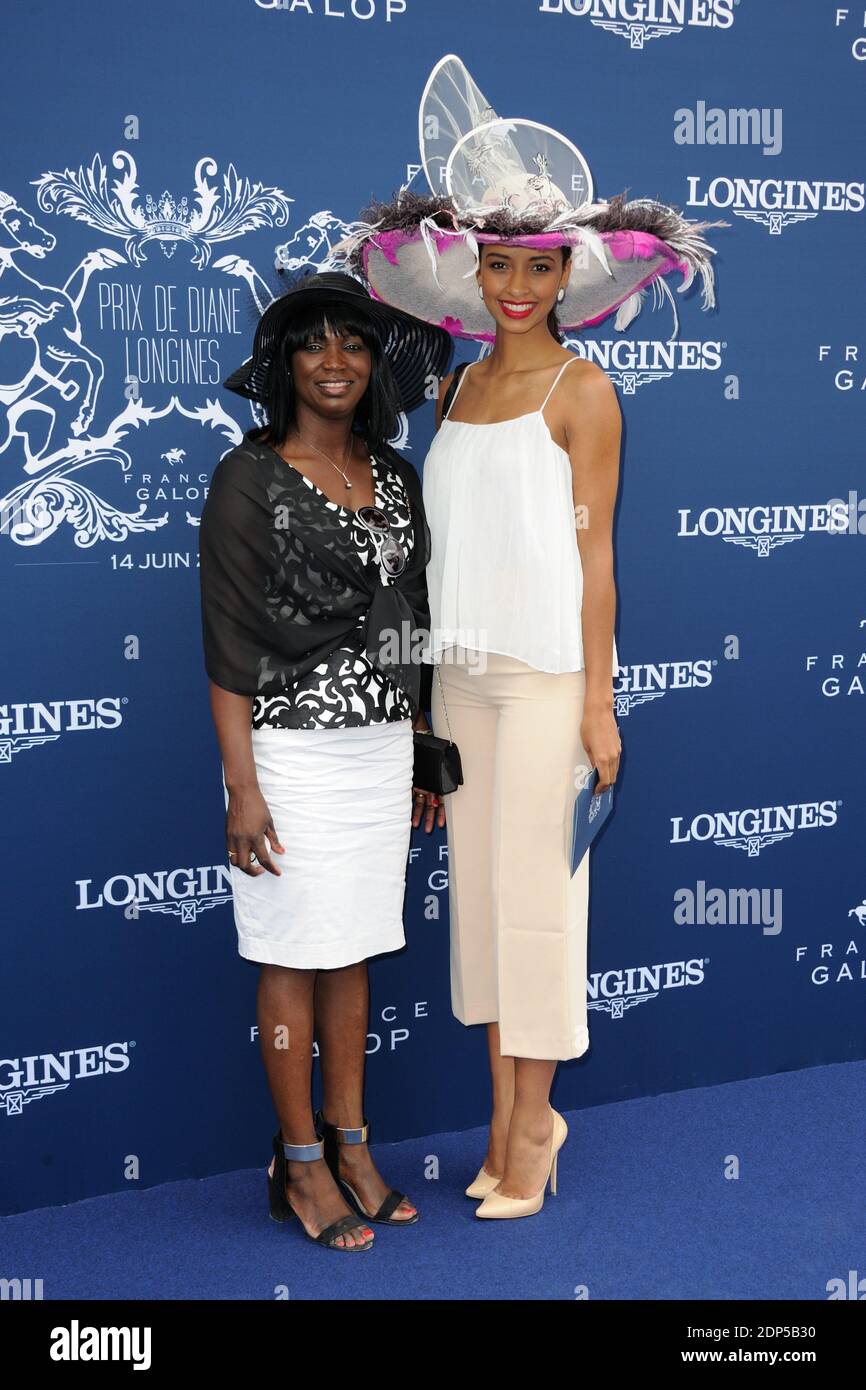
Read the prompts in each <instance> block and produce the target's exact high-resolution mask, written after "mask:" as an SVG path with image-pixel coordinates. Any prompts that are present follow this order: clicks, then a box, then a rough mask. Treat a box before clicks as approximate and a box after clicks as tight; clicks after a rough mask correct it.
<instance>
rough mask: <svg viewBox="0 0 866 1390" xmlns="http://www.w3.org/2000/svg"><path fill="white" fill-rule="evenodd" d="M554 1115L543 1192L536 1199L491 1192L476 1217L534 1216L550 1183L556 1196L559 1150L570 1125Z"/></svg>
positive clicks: (557, 1112) (566, 1136)
mask: <svg viewBox="0 0 866 1390" xmlns="http://www.w3.org/2000/svg"><path fill="white" fill-rule="evenodd" d="M550 1108H551V1113H552V1115H553V1134H552V1135H551V1140H550V1163H549V1165H548V1169H547V1177H546V1178H545V1180H544V1182H543V1183H542V1184H541V1190H540V1191H539V1192H536V1193H535V1196H534V1197H504V1196H503V1195H502V1193H501V1192H489V1193H488V1195H487V1196H486V1197H485V1198H484V1201H483V1202H482V1203H481V1205H480V1207H476V1210H475V1215H476V1216H480V1217H482V1218H484V1219H485V1220H487V1219H488V1218H490V1219H493V1220H502V1221H508V1220H510V1219H511V1218H512V1217H515V1216H534V1215H535V1213H536V1212H538V1211H541V1208H542V1207H543V1206H544V1190H545V1188H546V1187H547V1184H548V1181H549V1182H550V1191H551V1193H552V1195H553V1196H554V1197H555V1196H556V1167H557V1160H558V1158H559V1150H560V1149H561V1148H562V1146H563V1144H564V1143H565V1141H566V1139H567V1138H568V1125H567V1124H566V1123H565V1120H564V1119H563V1118H562V1116H561V1115H560V1113H559V1111H558V1110H554V1109H553V1106H551V1107H550Z"/></svg>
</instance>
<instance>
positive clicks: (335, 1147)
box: [316, 1110, 421, 1226]
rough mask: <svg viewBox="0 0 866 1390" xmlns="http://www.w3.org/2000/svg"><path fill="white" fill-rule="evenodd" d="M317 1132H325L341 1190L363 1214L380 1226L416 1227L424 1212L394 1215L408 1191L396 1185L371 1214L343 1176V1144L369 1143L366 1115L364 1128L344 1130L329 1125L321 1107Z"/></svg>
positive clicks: (331, 1165)
mask: <svg viewBox="0 0 866 1390" xmlns="http://www.w3.org/2000/svg"><path fill="white" fill-rule="evenodd" d="M316 1133H317V1134H321V1135H322V1136H323V1138H324V1148H325V1162H326V1163H327V1165H328V1167H329V1168H330V1170H331V1173H332V1174H333V1177H334V1181H335V1182H336V1183H337V1184H338V1186H339V1187H340V1189H341V1191H343V1192H344V1193H345V1194H346V1197H347V1198H348V1200H349V1201H350V1202H351V1204H352V1206H353V1207H354V1208H355V1210H356V1212H357V1213H358V1215H359V1216H362V1217H363V1218H364V1220H365V1221H371V1222H374V1223H375V1224H376V1225H379V1226H414V1224H415V1222H416V1221H417V1220H418V1218H419V1217H420V1215H421V1213H420V1212H418V1211H416V1212H415V1213H414V1214H413V1215H412V1216H405V1217H403V1216H398V1217H396V1218H395V1217H394V1212H395V1211H396V1210H397V1208H398V1207H399V1205H400V1203H401V1202H403V1201H405V1200H406V1195H405V1193H403V1192H398V1191H397V1190H396V1188H392V1189H391V1191H390V1192H389V1193H388V1195H387V1196H386V1197H385V1200H384V1201H383V1202H382V1205H381V1206H380V1207H379V1210H378V1211H377V1212H376V1213H375V1214H374V1215H372V1216H371V1214H370V1213H369V1212H368V1211H366V1210H365V1208H364V1205H363V1203H362V1201H361V1199H360V1197H359V1196H358V1194H357V1192H356V1191H355V1189H354V1187H352V1185H351V1183H349V1182H347V1181H346V1179H345V1178H343V1177H341V1176H340V1157H339V1148H340V1145H341V1144H366V1143H367V1142H368V1139H369V1134H370V1126H369V1124H368V1123H367V1117H366V1115H365V1116H364V1123H363V1125H362V1126H361V1128H360V1129H343V1128H341V1127H340V1126H339V1125H329V1124H328V1122H327V1120H326V1119H325V1117H324V1115H323V1114H322V1112H321V1110H317V1111H316Z"/></svg>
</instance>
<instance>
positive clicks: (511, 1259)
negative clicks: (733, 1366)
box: [0, 1062, 866, 1299]
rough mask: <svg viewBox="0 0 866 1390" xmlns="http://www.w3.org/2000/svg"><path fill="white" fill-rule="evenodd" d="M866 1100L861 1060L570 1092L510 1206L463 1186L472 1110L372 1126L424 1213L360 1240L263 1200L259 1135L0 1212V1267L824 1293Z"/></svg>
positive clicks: (253, 1278) (79, 1276)
mask: <svg viewBox="0 0 866 1390" xmlns="http://www.w3.org/2000/svg"><path fill="white" fill-rule="evenodd" d="M864 1114H866V1063H860V1062H856V1063H847V1064H844V1065H838V1066H828V1067H816V1068H811V1069H808V1070H804V1071H798V1072H787V1073H784V1074H782V1075H777V1076H771V1077H763V1078H759V1079H757V1080H752V1081H744V1082H736V1083H731V1084H729V1085H724V1086H716V1087H711V1088H707V1089H699V1090H690V1091H681V1092H677V1093H676V1094H671V1095H662V1096H655V1097H652V1098H649V1099H644V1100H633V1101H625V1102H621V1103H619V1104H615V1105H605V1106H599V1107H595V1108H592V1109H589V1110H582V1111H575V1112H572V1113H570V1114H568V1115H567V1116H566V1118H567V1120H568V1122H569V1126H570V1135H569V1139H568V1141H567V1143H566V1145H565V1147H564V1149H563V1150H562V1153H561V1155H560V1162H559V1195H558V1196H557V1197H555V1198H554V1197H550V1196H548V1197H547V1199H546V1201H545V1205H544V1209H543V1211H542V1212H541V1213H539V1214H538V1215H537V1216H533V1217H530V1218H528V1219H526V1220H521V1221H504V1222H499V1221H489V1222H482V1221H478V1220H476V1218H475V1216H474V1211H475V1203H474V1202H471V1201H469V1199H468V1198H466V1197H464V1196H463V1192H462V1189H463V1187H464V1186H465V1185H466V1183H467V1182H468V1181H469V1180H470V1179H471V1178H472V1177H473V1176H474V1174H475V1171H476V1169H477V1167H478V1165H479V1163H480V1160H481V1157H482V1155H483V1149H484V1133H483V1131H482V1130H474V1131H470V1132H468V1133H462V1134H437V1135H434V1136H430V1137H427V1138H425V1139H418V1140H410V1141H408V1142H406V1143H402V1144H393V1145H379V1146H378V1147H377V1148H376V1150H375V1152H376V1154H377V1157H378V1161H379V1165H380V1167H381V1169H382V1171H383V1173H384V1174H385V1175H386V1176H387V1178H388V1179H389V1181H390V1182H392V1183H394V1184H395V1185H396V1186H398V1187H400V1188H401V1189H402V1190H403V1191H406V1192H409V1193H410V1194H411V1196H412V1197H413V1200H414V1201H415V1202H416V1203H417V1205H418V1206H419V1208H420V1209H421V1212H422V1218H421V1220H420V1221H419V1222H418V1223H417V1224H416V1225H415V1226H412V1227H410V1228H407V1229H405V1230H390V1229H385V1228H382V1227H378V1228H376V1229H377V1237H376V1244H375V1246H374V1248H373V1249H372V1250H370V1251H369V1252H367V1253H364V1254H358V1255H352V1254H339V1253H336V1252H332V1251H329V1250H325V1249H321V1248H319V1247H317V1246H316V1245H314V1244H312V1243H311V1242H310V1241H307V1240H305V1239H304V1238H303V1236H302V1234H301V1232H300V1228H299V1226H298V1225H297V1224H296V1223H295V1222H291V1223H289V1224H287V1225H285V1226H279V1225H277V1224H275V1223H274V1222H272V1221H270V1220H269V1218H268V1214H267V1204H266V1194H265V1176H264V1173H265V1165H266V1162H267V1158H268V1149H269V1137H270V1136H264V1137H263V1163H262V1166H261V1168H259V1169H249V1170H244V1171H241V1172H237V1173H227V1174H224V1175H222V1176H219V1177H214V1178H209V1179H206V1180H203V1181H194V1182H177V1183H166V1184H165V1185H164V1186H161V1187H155V1188H150V1189H147V1190H144V1191H140V1192H135V1193H132V1192H124V1193H121V1194H116V1195H111V1196H106V1197H99V1198H95V1199H92V1200H89V1201H84V1202H77V1203H74V1204H72V1205H70V1206H65V1207H46V1208H42V1209H40V1210H38V1211H32V1212H26V1213H24V1214H22V1215H18V1216H10V1217H5V1218H3V1219H2V1220H0V1274H4V1275H9V1274H11V1273H12V1272H14V1273H16V1274H17V1275H19V1276H20V1277H22V1278H23V1277H31V1278H42V1279H43V1280H44V1297H45V1298H46V1299H58V1298H68V1299H77V1298H81V1299H104V1298H122V1299H136V1298H145V1299H147V1298H157V1299H195V1298H205V1299H213V1298H230V1299H273V1298H275V1297H277V1296H278V1294H277V1292H276V1291H278V1290H279V1289H281V1288H285V1289H287V1291H288V1296H289V1297H290V1298H292V1299H373V1298H376V1299H378V1298H385V1299H439V1298H448V1299H479V1298H481V1299H573V1298H575V1297H576V1296H578V1294H577V1293H576V1290H581V1289H585V1290H586V1295H585V1296H588V1297H589V1298H590V1299H612V1298H623V1299H674V1298H697V1299H734V1298H743V1299H771V1298H782V1299H826V1298H827V1288H826V1286H827V1282H828V1280H831V1279H834V1278H841V1279H847V1276H848V1271H849V1270H852V1269H854V1270H859V1271H860V1274H861V1276H862V1275H863V1274H866V1237H864V1226H863V1197H864V1188H866V1173H864V1162H863V1158H864V1122H863V1117H864ZM729 1155H733V1156H735V1158H736V1159H737V1160H738V1161H739V1177H738V1178H737V1179H736V1180H730V1179H726V1178H725V1176H724V1173H725V1165H726V1162H730V1160H729V1158H728V1156H729ZM431 1156H433V1157H435V1158H436V1159H437V1160H438V1169H439V1175H438V1178H437V1179H426V1178H425V1176H424V1174H425V1165H426V1166H427V1167H428V1168H429V1167H430V1162H429V1160H430V1158H431Z"/></svg>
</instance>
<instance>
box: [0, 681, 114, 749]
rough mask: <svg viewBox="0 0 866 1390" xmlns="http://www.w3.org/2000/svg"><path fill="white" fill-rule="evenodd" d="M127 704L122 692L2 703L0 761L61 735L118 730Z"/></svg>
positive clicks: (55, 739) (0, 711)
mask: <svg viewBox="0 0 866 1390" xmlns="http://www.w3.org/2000/svg"><path fill="white" fill-rule="evenodd" d="M126 703H127V699H126V696H125V695H123V696H120V697H117V696H103V697H101V698H99V699H94V700H48V701H45V702H44V703H43V702H42V701H41V700H34V701H32V702H31V703H29V704H11V705H0V763H11V761H12V758H13V756H14V754H16V753H23V752H25V751H27V750H28V749H31V748H40V747H41V746H42V744H44V743H56V741H57V740H58V739H59V738H60V736H61V735H62V734H68V733H73V732H75V733H78V732H80V731H81V730H83V729H85V730H86V729H89V730H93V729H116V728H118V726H119V725H120V724H121V723H122V722H123V714H122V709H121V707H122V706H123V705H125V704H126Z"/></svg>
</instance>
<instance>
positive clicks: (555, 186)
mask: <svg viewBox="0 0 866 1390" xmlns="http://www.w3.org/2000/svg"><path fill="white" fill-rule="evenodd" d="M445 186H446V192H447V193H448V195H449V196H450V198H451V199H452V201H453V202H454V204H455V206H456V207H457V208H458V209H460V210H461V212H463V211H465V212H468V211H470V210H472V209H477V208H493V207H498V208H505V209H507V211H508V212H509V213H510V214H511V215H512V216H513V217H514V218H515V219H520V218H523V217H539V218H546V219H548V220H552V219H553V218H554V217H556V216H558V215H561V214H562V213H565V212H567V211H568V210H569V209H571V210H575V209H577V208H579V207H581V206H583V205H584V204H585V203H589V202H591V201H592V196H593V182H592V174H591V173H590V169H589V165H588V163H587V161H586V159H585V158H584V156H583V155H582V154H581V152H580V150H579V149H578V148H577V146H576V145H573V144H572V143H571V141H570V140H568V139H566V137H565V136H564V135H561V134H560V133H559V131H558V130H554V129H553V128H552V127H551V126H546V125H542V124H541V123H540V122H539V121H529V120H523V119H521V118H518V117H514V118H504V119H503V118H499V117H497V118H496V119H495V120H491V121H488V122H486V123H485V124H484V125H481V126H476V127H475V128H474V129H472V130H468V131H467V132H466V133H465V134H464V135H462V136H461V137H460V139H459V140H458V141H457V142H456V144H455V145H454V147H453V149H452V150H451V153H450V155H449V156H448V162H447V164H446V166H445Z"/></svg>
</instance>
